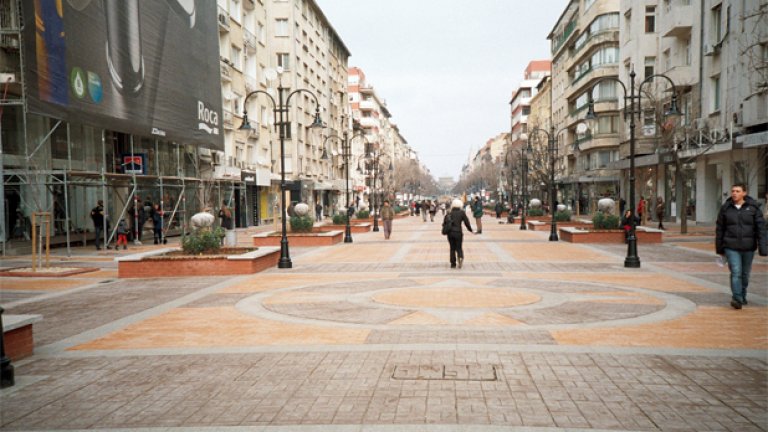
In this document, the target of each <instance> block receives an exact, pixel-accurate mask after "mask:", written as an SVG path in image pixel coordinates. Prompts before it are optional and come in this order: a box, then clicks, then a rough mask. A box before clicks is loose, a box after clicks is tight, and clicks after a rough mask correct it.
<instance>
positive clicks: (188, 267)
mask: <svg viewBox="0 0 768 432" xmlns="http://www.w3.org/2000/svg"><path fill="white" fill-rule="evenodd" d="M165 252H167V250H166V251H165ZM251 254H255V255H256V256H253V257H249V256H248V255H251ZM137 255H139V254H137ZM117 260H118V263H117V277H118V278H153V277H179V276H229V275H238V274H253V273H258V272H260V271H263V270H266V269H268V268H272V267H275V266H276V265H277V262H278V261H279V260H280V250H279V248H263V250H261V249H260V250H258V251H255V252H252V253H250V254H243V255H230V256H225V255H223V256H215V257H189V258H188V259H185V258H184V257H179V256H175V257H168V258H163V257H158V256H145V257H137V258H134V256H130V255H129V256H126V257H122V258H118V259H117Z"/></svg>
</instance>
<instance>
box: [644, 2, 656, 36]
mask: <svg viewBox="0 0 768 432" xmlns="http://www.w3.org/2000/svg"><path fill="white" fill-rule="evenodd" d="M645 32H646V33H656V6H646V7H645Z"/></svg>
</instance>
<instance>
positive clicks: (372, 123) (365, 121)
mask: <svg viewBox="0 0 768 432" xmlns="http://www.w3.org/2000/svg"><path fill="white" fill-rule="evenodd" d="M360 126H362V127H364V128H370V127H379V121H378V120H376V119H375V118H373V117H361V118H360Z"/></svg>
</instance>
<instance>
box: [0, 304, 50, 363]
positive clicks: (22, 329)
mask: <svg viewBox="0 0 768 432" xmlns="http://www.w3.org/2000/svg"><path fill="white" fill-rule="evenodd" d="M42 319H43V316H42V315H3V340H4V341H5V355H7V356H8V357H9V358H10V359H11V360H13V361H16V360H20V359H23V358H24V357H29V356H31V355H32V354H33V352H34V348H35V339H34V333H33V331H32V325H33V324H34V323H36V322H38V321H41V320H42Z"/></svg>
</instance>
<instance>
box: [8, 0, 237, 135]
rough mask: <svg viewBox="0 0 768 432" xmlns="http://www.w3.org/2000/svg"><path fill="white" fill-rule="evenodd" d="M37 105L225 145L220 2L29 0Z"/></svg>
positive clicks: (125, 127)
mask: <svg viewBox="0 0 768 432" xmlns="http://www.w3.org/2000/svg"><path fill="white" fill-rule="evenodd" d="M22 4H23V5H24V15H23V16H24V24H25V26H24V47H23V49H24V58H25V61H26V67H25V68H24V69H25V70H24V73H25V81H26V85H27V97H28V99H27V100H28V109H29V111H31V112H35V113H39V114H43V115H47V116H51V117H56V118H60V119H63V120H67V121H72V122H77V123H85V124H90V125H93V126H97V127H103V128H106V129H110V130H115V131H119V132H125V133H133V134H137V135H143V136H156V137H160V138H165V139H168V140H173V141H177V142H186V143H197V144H206V145H207V146H210V147H214V148H219V149H222V148H223V133H222V130H221V122H222V116H221V76H220V70H219V39H218V28H217V26H218V24H217V16H216V15H217V6H216V2H215V1H212V0H27V1H23V2H22Z"/></svg>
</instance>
